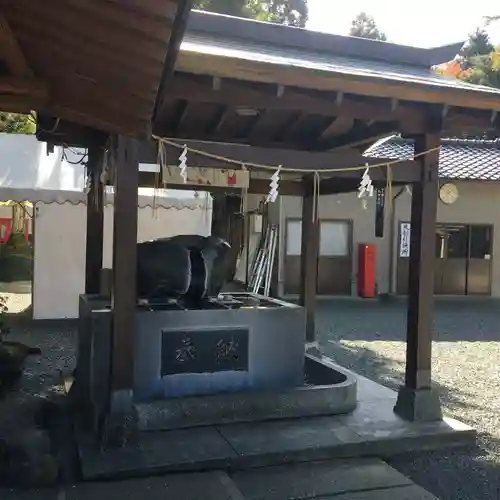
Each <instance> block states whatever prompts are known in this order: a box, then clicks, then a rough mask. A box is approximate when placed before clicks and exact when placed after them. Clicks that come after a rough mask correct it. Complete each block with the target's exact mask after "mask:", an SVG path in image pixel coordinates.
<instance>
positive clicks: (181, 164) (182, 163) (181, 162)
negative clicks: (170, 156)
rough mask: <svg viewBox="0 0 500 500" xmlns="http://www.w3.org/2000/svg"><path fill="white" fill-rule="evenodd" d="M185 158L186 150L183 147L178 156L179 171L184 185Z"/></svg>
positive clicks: (185, 178)
mask: <svg viewBox="0 0 500 500" xmlns="http://www.w3.org/2000/svg"><path fill="white" fill-rule="evenodd" d="M187 156H188V148H187V146H184V149H183V150H182V153H181V155H180V156H179V170H180V174H181V177H182V180H183V181H184V184H186V183H187Z"/></svg>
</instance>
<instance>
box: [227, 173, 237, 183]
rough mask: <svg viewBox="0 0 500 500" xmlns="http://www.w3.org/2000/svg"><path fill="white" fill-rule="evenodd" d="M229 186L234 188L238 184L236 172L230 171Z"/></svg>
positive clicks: (228, 174)
mask: <svg viewBox="0 0 500 500" xmlns="http://www.w3.org/2000/svg"><path fill="white" fill-rule="evenodd" d="M227 184H228V186H233V185H234V184H236V172H235V171H234V170H230V171H229V172H228V173H227Z"/></svg>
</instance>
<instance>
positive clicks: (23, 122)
mask: <svg viewBox="0 0 500 500" xmlns="http://www.w3.org/2000/svg"><path fill="white" fill-rule="evenodd" d="M35 130H36V125H35V120H34V119H33V117H32V116H30V115H19V114H17V113H6V112H3V111H0V132H6V133H8V134H34V133H35Z"/></svg>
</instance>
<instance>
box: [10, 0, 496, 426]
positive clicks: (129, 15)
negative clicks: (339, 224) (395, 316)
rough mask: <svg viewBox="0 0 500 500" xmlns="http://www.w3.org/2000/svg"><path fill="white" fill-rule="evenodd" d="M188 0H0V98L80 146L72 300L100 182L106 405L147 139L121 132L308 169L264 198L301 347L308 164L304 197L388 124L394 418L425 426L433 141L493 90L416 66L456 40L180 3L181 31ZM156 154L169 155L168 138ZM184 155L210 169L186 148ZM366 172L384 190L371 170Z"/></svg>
mask: <svg viewBox="0 0 500 500" xmlns="http://www.w3.org/2000/svg"><path fill="white" fill-rule="evenodd" d="M188 4H189V2H187V1H183V0H146V1H141V2H139V1H137V0H106V1H105V2H98V1H97V0H92V1H83V0H47V1H45V2H43V8H42V6H38V4H37V3H36V2H33V1H30V0H0V14H1V15H2V17H1V19H0V21H1V22H0V36H1V37H2V40H3V43H2V48H1V51H0V75H1V76H0V82H2V85H1V87H0V91H1V94H0V108H2V109H5V110H9V111H18V112H23V111H24V112H26V111H28V110H32V109H34V110H36V111H37V113H38V131H37V135H38V138H39V139H40V140H44V141H47V142H49V143H52V144H54V143H57V144H69V145H78V146H83V147H86V148H88V164H87V168H88V171H89V178H90V188H91V189H90V191H89V195H88V196H89V200H88V205H87V206H88V214H87V261H86V265H87V271H86V273H87V274H86V275H87V280H86V292H88V293H96V292H97V291H98V289H99V274H100V270H101V267H102V228H103V225H102V224H103V215H102V214H103V211H102V192H103V182H101V181H102V180H104V181H106V179H107V181H106V182H113V183H114V187H115V207H114V210H115V216H114V221H115V223H114V250H113V301H112V304H113V344H112V354H111V356H112V363H111V366H112V373H111V387H110V391H111V393H112V398H111V411H112V412H113V410H114V409H117V411H118V410H119V411H122V409H123V408H124V407H126V406H127V405H130V404H131V403H132V400H131V393H132V391H131V389H132V383H133V366H134V347H133V346H134V342H133V339H134V328H135V321H134V316H135V305H136V295H135V279H136V277H135V267H134V266H133V265H132V263H133V262H135V260H136V233H137V210H136V206H137V186H138V185H139V184H142V185H148V184H149V185H151V184H152V183H153V180H152V179H151V177H150V176H148V175H142V174H141V176H140V174H139V170H138V163H139V162H141V161H148V160H149V159H151V156H150V149H151V147H153V150H154V145H153V146H151V144H148V145H144V143H141V144H140V143H139V141H138V140H140V141H144V140H146V139H148V138H149V137H150V134H151V131H152V132H153V133H154V134H155V135H157V136H162V137H168V138H170V139H172V140H174V141H178V143H179V144H185V143H186V144H187V145H188V146H189V147H191V148H193V149H198V150H201V151H204V152H208V153H213V154H216V155H218V156H222V157H226V158H232V159H234V160H237V161H241V163H247V162H248V163H263V164H268V165H269V164H271V165H272V164H275V165H276V166H278V165H283V166H285V167H289V168H294V167H295V168H300V169H310V171H311V173H310V174H307V173H302V174H300V175H290V176H288V177H284V179H283V181H282V182H281V185H280V193H281V194H292V195H297V196H301V197H302V198H303V226H302V228H303V229H302V231H303V236H302V241H303V243H302V296H301V300H302V303H303V305H304V307H305V308H306V312H307V325H308V326H307V332H308V340H309V341H312V340H314V334H315V329H314V306H315V291H316V281H317V258H318V244H319V243H318V241H319V224H318V221H317V220H316V221H315V222H313V217H312V215H311V214H312V213H313V212H314V211H315V209H316V208H315V206H314V205H315V203H317V196H314V172H320V171H321V170H324V169H329V170H331V169H338V172H331V171H330V172H329V173H328V174H324V175H322V180H321V184H320V194H334V193H339V192H346V191H352V190H356V189H357V187H358V185H359V181H360V177H361V174H362V171H360V170H350V171H345V170H344V171H343V169H345V168H346V167H352V166H362V165H364V164H365V163H377V164H379V163H383V159H382V160H381V159H377V160H376V161H375V160H373V159H370V158H366V157H364V156H363V155H362V154H361V153H360V151H359V149H360V148H364V147H365V146H367V145H369V144H370V142H373V141H374V140H376V139H377V138H379V137H381V136H384V135H386V134H390V133H394V132H399V133H401V134H403V135H405V136H411V137H414V138H415V141H416V142H415V154H416V158H415V160H413V161H406V162H402V163H400V164H398V165H397V166H396V165H395V166H394V167H393V168H392V180H393V182H394V183H395V184H396V183H397V184H404V185H407V184H410V185H412V188H413V189H412V193H413V196H412V212H411V225H412V232H411V257H410V287H409V290H410V293H409V297H408V327H407V363H406V379H405V386H404V387H403V388H402V389H401V391H400V397H399V399H398V404H397V406H396V411H397V412H398V413H399V414H400V415H401V416H403V417H405V418H407V419H410V420H414V419H431V420H432V419H439V418H440V417H441V410H440V406H439V400H438V398H437V396H436V395H435V394H434V393H433V391H432V387H431V342H432V309H433V265H434V224H435V219H436V207H437V190H438V175H437V164H438V155H439V152H438V151H439V150H438V148H439V141H440V137H441V135H442V134H444V133H446V134H447V135H450V134H459V133H463V132H466V131H471V130H475V131H478V130H479V131H484V130H488V129H497V128H498V126H499V123H500V122H499V119H498V116H497V112H498V111H500V91H495V90H493V89H488V88H483V87H477V86H473V85H468V84H465V83H462V82H459V81H455V80H450V79H447V78H444V77H441V76H440V75H437V74H435V73H434V72H433V71H432V69H431V67H432V66H433V65H435V64H438V63H441V62H445V61H447V60H449V59H451V58H452V57H453V56H454V55H455V54H456V53H457V51H458V49H459V47H460V45H461V44H458V45H453V46H449V47H442V48H438V49H416V48H410V47H403V46H398V45H395V44H390V43H385V42H375V41H370V40H362V39H356V38H350V37H341V36H334V35H325V34H320V33H312V32H308V31H306V30H300V29H295V28H290V27H284V26H275V25H269V24H266V23H259V22H254V21H248V20H241V19H235V18H230V17H226V16H218V15H211V14H205V13H198V12H193V13H191V16H190V19H189V22H188V25H187V28H186V21H187V18H188V16H187V14H188V11H189V5H188ZM153 153H154V151H153ZM154 154H155V153H154ZM167 155H168V161H171V162H172V163H173V164H176V163H177V162H178V155H179V152H178V150H177V149H175V148H167ZM417 155H418V156H417ZM189 165H190V166H203V167H218V168H224V167H227V164H226V163H225V162H224V161H222V160H213V159H207V158H206V157H205V156H204V155H196V154H190V155H189ZM104 168H106V170H104V171H103V169H104ZM232 168H233V167H232ZM103 174H106V175H103ZM370 175H371V178H372V180H373V181H374V183H376V184H378V185H381V186H385V184H386V182H387V177H386V176H387V169H386V168H384V167H379V168H374V169H372V171H371V173H370ZM268 177H269V173H268V174H267V176H266V175H263V174H262V173H255V174H254V173H253V172H252V177H251V181H250V192H254V193H262V194H267V192H268V189H269V181H268Z"/></svg>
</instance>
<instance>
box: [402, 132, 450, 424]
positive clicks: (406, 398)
mask: <svg viewBox="0 0 500 500" xmlns="http://www.w3.org/2000/svg"><path fill="white" fill-rule="evenodd" d="M434 130H435V131H433V132H432V133H427V134H424V135H421V136H418V137H416V139H415V155H418V154H420V153H423V152H425V151H429V150H430V149H433V148H436V147H439V145H440V130H438V129H437V127H436V128H435V129H434ZM416 159H417V161H418V162H419V164H420V168H421V179H420V182H418V183H415V184H414V185H413V189H412V202H411V235H410V272H409V287H408V318H407V340H406V342H407V345H406V373H405V385H404V387H402V388H401V390H400V391H399V394H398V401H397V403H396V406H395V409H394V411H395V412H396V413H397V414H399V415H400V416H401V417H403V418H406V419H408V420H439V419H441V418H442V413H441V406H440V403H439V397H438V395H437V394H436V393H435V392H434V391H433V390H432V388H431V349H432V318H433V309H434V261H435V228H436V212H437V202H438V188H439V180H438V160H439V151H438V150H436V151H433V152H431V153H427V154H424V155H422V156H419V157H418V158H416Z"/></svg>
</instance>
